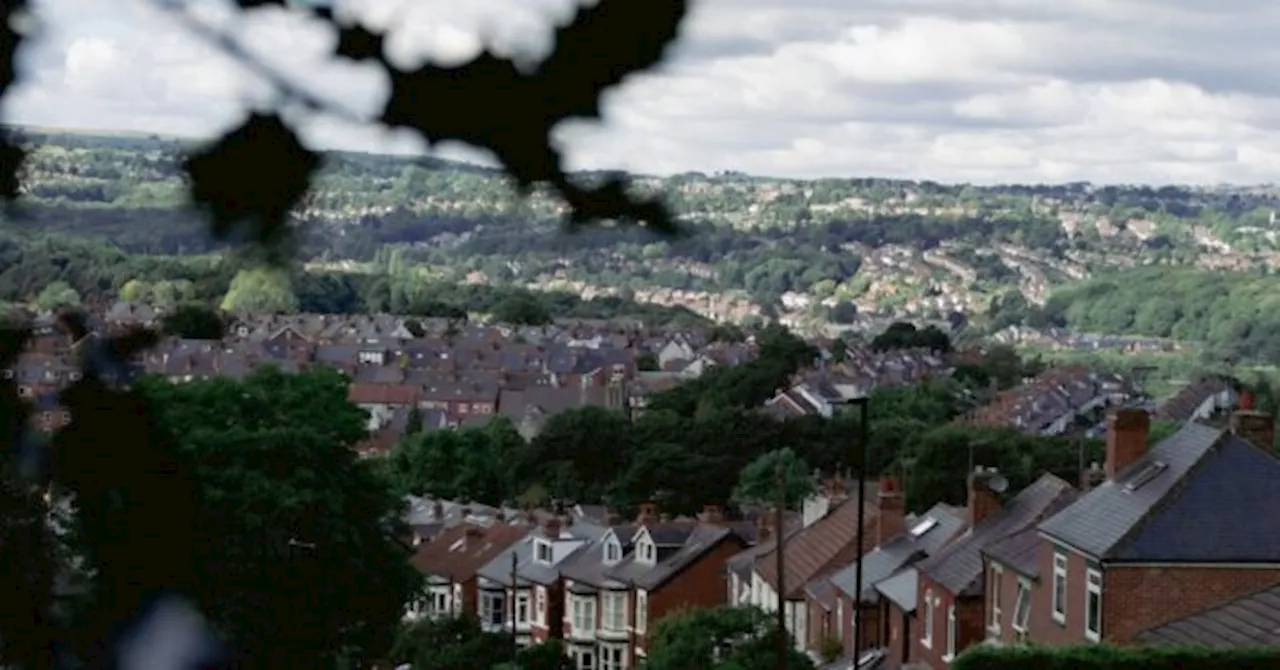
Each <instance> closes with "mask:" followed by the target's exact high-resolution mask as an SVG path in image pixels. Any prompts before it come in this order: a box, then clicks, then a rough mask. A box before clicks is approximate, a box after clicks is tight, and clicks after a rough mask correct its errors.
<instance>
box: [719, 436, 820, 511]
mask: <svg viewBox="0 0 1280 670" xmlns="http://www.w3.org/2000/svg"><path fill="white" fill-rule="evenodd" d="M780 467H781V468H782V477H783V482H782V486H783V490H784V491H785V492H786V493H785V496H786V497H785V500H786V502H787V507H788V508H790V509H797V508H799V507H800V505H801V503H803V502H804V500H805V499H806V498H808V497H809V496H810V495H812V494H813V492H814V486H815V482H814V481H813V472H812V470H810V469H809V464H808V463H806V462H805V460H804V459H803V458H801V457H800V456H798V455H796V452H794V451H792V450H791V448H790V447H783V448H781V449H776V450H774V451H770V452H768V453H765V454H761V455H760V456H759V457H758V458H756V459H755V460H753V461H751V463H750V464H748V465H747V467H745V468H743V470H742V472H741V473H740V474H739V475H738V488H737V489H736V490H735V491H734V498H735V499H737V500H739V501H741V502H747V503H756V504H764V505H769V504H772V503H773V502H774V501H776V500H777V499H778V480H777V473H778V468H780Z"/></svg>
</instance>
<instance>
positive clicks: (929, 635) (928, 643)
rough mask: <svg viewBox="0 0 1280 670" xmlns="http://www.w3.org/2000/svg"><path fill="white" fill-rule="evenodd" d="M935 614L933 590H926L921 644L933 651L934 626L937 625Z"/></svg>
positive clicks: (921, 619)
mask: <svg viewBox="0 0 1280 670" xmlns="http://www.w3.org/2000/svg"><path fill="white" fill-rule="evenodd" d="M933 614H934V612H933V589H925V591H924V616H923V617H921V618H920V621H921V624H922V625H921V628H922V630H921V631H920V644H922V645H924V648H925V649H933V624H934V623H935V622H934V616H933Z"/></svg>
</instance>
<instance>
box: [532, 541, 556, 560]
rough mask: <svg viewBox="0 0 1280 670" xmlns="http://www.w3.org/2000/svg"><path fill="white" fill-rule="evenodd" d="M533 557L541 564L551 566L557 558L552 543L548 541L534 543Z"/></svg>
mask: <svg viewBox="0 0 1280 670" xmlns="http://www.w3.org/2000/svg"><path fill="white" fill-rule="evenodd" d="M533 557H534V558H535V559H537V560H538V562H540V563H546V564H550V563H551V561H552V560H553V559H554V558H555V551H553V550H552V548H551V543H550V542H547V541H546V540H534V541H533Z"/></svg>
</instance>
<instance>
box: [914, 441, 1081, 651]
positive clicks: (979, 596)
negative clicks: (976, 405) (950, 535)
mask: <svg viewBox="0 0 1280 670" xmlns="http://www.w3.org/2000/svg"><path fill="white" fill-rule="evenodd" d="M1006 485H1007V482H1005V480H1003V478H1002V477H1001V476H1000V475H999V473H998V472H996V471H994V470H988V469H984V468H982V467H981V466H979V467H978V468H977V469H975V470H974V472H973V473H972V474H970V475H969V505H968V507H969V514H970V517H969V529H968V530H967V531H965V532H964V533H963V534H961V535H960V536H959V537H957V538H956V539H955V541H953V542H951V543H949V544H948V545H946V546H945V547H943V548H942V549H941V550H939V551H938V552H937V553H936V554H934V555H932V556H930V557H929V558H926V559H924V560H923V561H921V562H920V563H919V564H918V565H917V571H918V573H919V583H918V585H917V587H916V589H917V602H916V608H915V609H916V616H917V619H918V621H919V623H918V634H917V635H915V636H914V640H913V641H912V649H911V656H912V658H911V660H912V661H914V662H918V663H921V664H922V665H926V666H928V667H930V668H935V669H939V670H940V669H942V668H947V667H949V666H950V664H951V661H952V660H953V659H954V658H955V657H956V655H958V654H959V653H960V652H962V651H964V650H965V648H967V647H969V646H970V645H973V644H977V643H979V642H982V641H983V640H984V639H986V626H985V625H984V618H985V616H986V614H985V613H986V607H985V595H986V588H987V587H986V580H985V577H986V575H985V574H984V571H983V563H982V551H983V550H984V549H986V548H988V547H990V546H992V545H994V544H995V543H997V542H1000V541H1001V540H1004V539H1005V538H1008V537H1010V536H1012V535H1015V534H1017V533H1020V532H1022V531H1024V530H1026V529H1027V528H1034V527H1035V525H1036V524H1037V523H1038V522H1039V521H1041V520H1042V519H1044V518H1045V517H1046V516H1048V515H1049V514H1052V513H1053V512H1056V511H1057V510H1059V509H1062V507H1063V506H1064V505H1065V504H1066V503H1068V502H1070V500H1071V499H1072V497H1073V496H1074V495H1075V493H1076V489H1075V487H1073V486H1072V485H1071V484H1069V483H1067V482H1065V481H1063V480H1062V479H1059V478H1058V477H1055V476H1054V475H1051V474H1045V475H1042V476H1041V477H1040V479H1038V480H1036V481H1035V483H1033V484H1031V485H1030V486H1028V487H1027V488H1025V489H1023V490H1022V491H1021V492H1020V493H1018V494H1017V495H1016V496H1013V497H1012V498H1011V499H1009V500H1008V501H1007V502H1002V500H1001V494H1002V493H1003V487H1004V486H1006Z"/></svg>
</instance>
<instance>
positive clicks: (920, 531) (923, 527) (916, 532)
mask: <svg viewBox="0 0 1280 670" xmlns="http://www.w3.org/2000/svg"><path fill="white" fill-rule="evenodd" d="M936 525H938V520H937V519H935V518H933V517H927V518H925V520H924V521H921V522H920V523H918V524H916V525H914V526H912V527H911V537H920V536H921V535H924V534H925V533H927V532H929V531H931V530H933V527H934V526H936Z"/></svg>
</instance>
